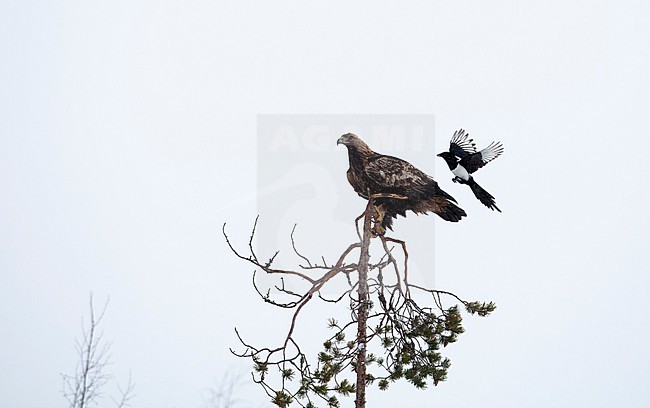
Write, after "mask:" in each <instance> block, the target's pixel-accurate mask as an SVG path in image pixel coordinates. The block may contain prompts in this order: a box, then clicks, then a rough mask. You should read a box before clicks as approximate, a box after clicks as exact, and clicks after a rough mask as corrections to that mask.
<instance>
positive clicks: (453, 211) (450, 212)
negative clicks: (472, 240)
mask: <svg viewBox="0 0 650 408" xmlns="http://www.w3.org/2000/svg"><path fill="white" fill-rule="evenodd" d="M432 201H434V208H436V210H433V212H435V213H436V214H438V216H439V217H440V218H442V219H443V220H445V221H450V222H458V221H460V220H461V218H463V217H465V216H467V213H466V212H465V210H463V209H462V208H460V207H459V206H457V205H456V204H454V203H453V202H451V201H450V200H448V199H446V198H443V197H434V199H433V200H432Z"/></svg>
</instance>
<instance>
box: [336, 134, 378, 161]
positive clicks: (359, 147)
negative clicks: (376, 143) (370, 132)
mask: <svg viewBox="0 0 650 408" xmlns="http://www.w3.org/2000/svg"><path fill="white" fill-rule="evenodd" d="M336 144H337V145H339V144H342V145H344V146H345V147H347V148H348V153H349V154H354V155H361V156H369V155H371V154H373V153H374V152H373V151H372V150H371V149H370V147H368V145H367V144H366V143H365V142H364V141H363V140H361V139H360V138H359V136H357V135H355V134H354V133H346V134H344V135H343V136H341V137H339V140H337V141H336Z"/></svg>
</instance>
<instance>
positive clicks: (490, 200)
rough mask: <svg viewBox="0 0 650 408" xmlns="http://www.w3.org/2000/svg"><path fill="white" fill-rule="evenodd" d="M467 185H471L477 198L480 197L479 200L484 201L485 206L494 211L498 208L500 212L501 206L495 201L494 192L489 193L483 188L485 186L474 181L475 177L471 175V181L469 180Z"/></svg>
mask: <svg viewBox="0 0 650 408" xmlns="http://www.w3.org/2000/svg"><path fill="white" fill-rule="evenodd" d="M467 185H469V187H470V188H471V189H472V192H473V193H474V195H475V196H476V198H478V200H479V201H480V202H481V203H483V205H484V206H486V207H487V208H489V209H490V210H492V211H494V210H497V211H498V212H501V210H500V209H499V207H497V205H496V203H495V202H494V197H492V194H490V193H488V192H487V191H485V190H484V189H483V187H481V186H479V185H478V183H477V182H476V181H474V178H473V177H470V179H469V181H467Z"/></svg>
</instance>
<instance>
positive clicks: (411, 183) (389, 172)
mask: <svg viewBox="0 0 650 408" xmlns="http://www.w3.org/2000/svg"><path fill="white" fill-rule="evenodd" d="M365 172H366V174H367V175H368V177H370V179H371V180H372V181H374V182H375V183H377V184H378V185H379V186H380V187H383V188H386V189H387V191H386V192H391V191H389V190H391V189H401V188H405V187H409V188H416V189H417V188H418V187H421V186H425V185H427V184H429V183H430V182H431V178H430V177H429V176H427V175H426V174H425V173H424V172H422V171H421V170H419V169H418V168H417V167H415V166H414V165H412V164H411V163H409V162H407V161H405V160H402V159H398V158H397V157H392V156H387V155H376V156H374V157H370V158H369V160H368V162H367V164H366V167H365Z"/></svg>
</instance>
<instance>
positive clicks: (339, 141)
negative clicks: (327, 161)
mask: <svg viewBox="0 0 650 408" xmlns="http://www.w3.org/2000/svg"><path fill="white" fill-rule="evenodd" d="M340 144H343V136H341V137H339V140H337V141H336V145H337V146H338V145H340Z"/></svg>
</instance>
